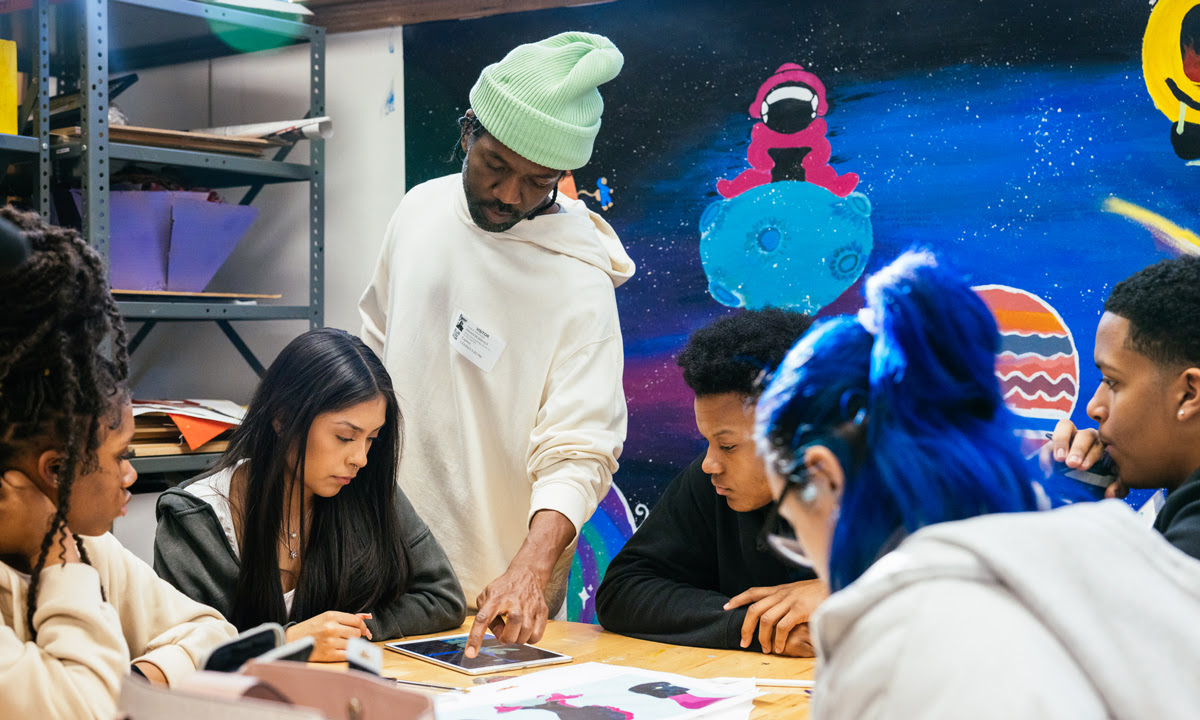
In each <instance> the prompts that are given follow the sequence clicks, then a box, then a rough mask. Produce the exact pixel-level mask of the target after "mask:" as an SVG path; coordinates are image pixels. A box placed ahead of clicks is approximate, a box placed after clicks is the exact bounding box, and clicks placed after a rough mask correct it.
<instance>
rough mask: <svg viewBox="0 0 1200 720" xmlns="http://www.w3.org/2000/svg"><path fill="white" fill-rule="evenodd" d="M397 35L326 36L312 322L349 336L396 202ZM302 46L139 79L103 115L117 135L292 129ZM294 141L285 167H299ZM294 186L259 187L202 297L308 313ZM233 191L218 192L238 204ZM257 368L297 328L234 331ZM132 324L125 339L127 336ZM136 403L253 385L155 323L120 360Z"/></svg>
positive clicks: (223, 356)
mask: <svg viewBox="0 0 1200 720" xmlns="http://www.w3.org/2000/svg"><path fill="white" fill-rule="evenodd" d="M400 43H401V32H400V29H399V28H389V29H382V30H370V31H364V32H358V33H345V34H338V35H331V36H329V37H328V39H327V47H326V76H325V87H326V112H327V114H328V115H330V116H331V117H332V118H333V119H334V133H335V134H334V137H333V138H332V139H330V140H328V141H326V143H325V162H326V164H325V167H326V170H325V179H326V184H325V323H326V325H329V326H333V327H339V328H343V329H346V330H350V331H351V332H357V331H358V329H359V321H358V312H357V303H358V298H359V296H360V295H361V294H362V291H363V289H364V288H365V287H366V284H367V282H368V281H369V280H370V277H371V274H372V272H373V270H374V264H375V259H376V256H377V254H378V252H379V246H380V243H381V242H382V239H383V232H384V229H385V227H386V225H387V221H388V219H389V218H390V217H391V214H392V211H393V210H394V209H395V207H396V204H397V203H398V202H399V201H400V197H401V195H403V192H404V114H403V95H404V85H403V83H404V74H403V53H402V49H401V45H400ZM308 57H309V55H308V47H307V46H306V45H305V46H298V47H295V48H288V49H285V50H282V51H277V52H271V53H257V54H254V55H248V56H238V57H231V58H222V59H219V60H214V61H211V62H203V63H193V64H189V65H182V66H175V67H170V68H160V69H155V70H150V71H140V72H139V73H138V75H139V77H140V80H139V82H138V83H137V84H135V85H134V86H133V87H132V88H131V89H129V90H128V91H126V92H125V93H124V94H123V95H122V96H121V97H120V98H118V99H117V101H116V104H117V105H118V106H120V107H121V109H122V110H123V111H124V112H125V113H126V114H127V115H128V116H129V124H131V125H142V126H150V127H162V128H171V129H190V128H197V127H204V126H212V125H225V124H234V123H238V124H240V123H249V122H261V121H267V120H283V119H288V118H298V117H301V116H303V114H304V113H305V112H306V111H307V109H308ZM307 158H308V149H307V147H306V144H305V143H300V144H299V145H298V146H297V147H296V149H294V150H293V151H292V155H291V156H290V157H289V158H288V159H289V160H293V159H294V160H298V161H306V160H307ZM307 190H308V187H307V185H306V184H281V185H270V186H267V187H266V188H265V189H264V190H263V192H262V193H261V194H260V195H259V196H258V199H257V200H256V201H255V202H254V205H255V206H257V207H259V208H261V213H260V215H259V217H258V219H257V220H256V221H255V224H254V226H253V227H252V228H251V230H250V233H249V234H248V235H247V236H246V238H245V239H244V240H243V241H242V242H241V243H240V244H239V245H238V247H237V249H236V250H234V252H233V255H232V256H231V257H230V259H229V260H228V261H227V262H226V263H225V265H224V266H223V267H222V268H221V270H220V271H219V272H218V273H217V275H216V277H215V278H214V279H213V282H212V283H211V284H210V286H209V288H208V289H209V290H211V291H214V292H245V293H282V294H283V296H284V297H283V302H286V303H287V304H294V305H303V304H307V302H308V294H307V293H308V290H307V289H308V262H307V260H308V248H307V239H308V230H307V228H308V226H307V223H308V209H307V208H308V205H307V197H308V195H307ZM242 192H243V190H241V189H231V190H222V191H221V193H222V196H223V197H224V198H225V199H226V200H227V201H229V202H237V201H238V200H239V199H240V198H241V195H242ZM234 327H235V328H236V329H237V330H238V332H239V333H240V334H241V335H242V337H243V338H244V339H245V340H246V342H247V344H248V345H249V346H250V347H251V349H253V350H254V352H255V353H256V354H257V355H258V357H259V359H260V360H262V362H263V363H264V364H270V362H271V360H272V359H274V357H275V355H276V354H277V353H278V352H279V350H280V349H282V347H283V346H284V345H285V344H286V343H287V342H288V341H289V340H291V339H292V338H293V337H295V336H296V335H297V334H299V333H301V332H304V331H305V330H306V329H307V322H304V321H256V322H241V323H234ZM136 329H137V326H136V324H134V325H131V326H130V328H129V330H130V332H131V333H132V332H133V331H136ZM132 360H133V362H132V367H131V374H132V377H131V380H132V385H133V389H134V395H135V397H139V398H156V397H172V398H180V397H215V398H227V399H231V400H236V401H238V402H247V401H248V400H249V398H250V394H251V392H252V391H253V389H254V386H255V383H256V382H257V377H256V376H255V375H254V373H253V372H252V371H251V370H250V368H249V366H247V365H246V364H245V363H244V362H243V361H242V359H241V357H240V356H239V355H238V353H237V351H236V350H235V349H234V348H233V346H232V345H231V344H230V343H229V342H228V340H226V338H225V336H224V335H223V334H222V333H221V331H220V329H219V328H218V327H217V326H216V325H215V324H214V323H160V324H159V325H158V326H157V327H155V328H154V330H153V331H152V332H151V333H150V335H149V336H148V337H147V339H146V341H145V342H144V343H143V344H142V347H141V348H140V349H139V350H138V351H137V353H135V354H134V356H133V358H132Z"/></svg>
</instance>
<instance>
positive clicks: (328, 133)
mask: <svg viewBox="0 0 1200 720" xmlns="http://www.w3.org/2000/svg"><path fill="white" fill-rule="evenodd" d="M192 132H198V133H205V134H207V135H236V136H239V137H256V138H264V139H269V140H282V141H284V142H296V141H298V140H311V139H313V138H321V139H322V140H328V139H329V138H331V137H333V118H331V117H327V116H326V117H317V118H304V119H302V120H280V121H278V122H266V123H255V124H253V125H227V126H224V127H215V128H203V129H200V130H193V131H192Z"/></svg>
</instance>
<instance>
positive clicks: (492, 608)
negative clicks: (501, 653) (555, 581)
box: [466, 566, 550, 658]
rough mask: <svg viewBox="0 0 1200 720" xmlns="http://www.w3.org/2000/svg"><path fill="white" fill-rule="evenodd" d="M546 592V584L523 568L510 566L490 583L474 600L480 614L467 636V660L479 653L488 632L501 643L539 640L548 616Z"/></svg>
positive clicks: (544, 629)
mask: <svg viewBox="0 0 1200 720" xmlns="http://www.w3.org/2000/svg"><path fill="white" fill-rule="evenodd" d="M545 592H546V583H545V581H542V580H541V579H540V578H539V577H538V576H537V575H536V574H534V573H533V572H530V571H529V570H527V569H523V568H514V567H511V566H510V567H509V569H508V571H507V572H505V573H504V574H503V575H501V576H500V577H498V578H496V579H495V580H493V581H492V582H491V583H490V584H489V585H488V586H487V587H486V588H484V589H483V592H481V593H479V598H478V599H477V600H476V601H475V602H476V604H477V605H478V606H479V613H478V614H477V615H475V624H474V625H472V626H471V634H470V635H468V636H467V646H466V655H467V657H469V658H472V657H475V656H476V655H478V654H479V646H480V645H482V644H483V635H484V632H485V631H487V630H491V631H492V634H493V635H495V636H496V638H497V639H498V640H499V641H500V642H502V643H527V642H537V641H538V640H541V639H542V633H544V632H545V631H546V620H547V619H549V617H550V610H549V608H547V607H546V596H545Z"/></svg>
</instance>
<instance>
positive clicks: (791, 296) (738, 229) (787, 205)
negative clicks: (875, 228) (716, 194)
mask: <svg viewBox="0 0 1200 720" xmlns="http://www.w3.org/2000/svg"><path fill="white" fill-rule="evenodd" d="M873 248H874V235H873V232H872V229H871V201H870V200H868V199H867V196H866V195H863V194H862V193H857V192H855V193H850V195H848V196H847V197H844V198H840V197H838V196H837V195H834V194H833V193H831V192H829V191H828V190H826V189H825V188H823V187H820V186H818V185H813V184H812V183H807V182H802V181H796V180H785V181H782V182H773V183H768V184H766V185H760V186H759V187H756V188H753V189H751V190H747V191H746V192H744V193H742V194H741V195H738V196H737V197H733V198H729V199H728V200H718V201H717V202H714V203H712V204H711V205H709V206H708V207H707V208H706V209H705V210H704V214H703V216H702V217H701V218H700V262H701V264H702V265H703V266H704V274H705V276H707V278H708V292H709V294H710V295H712V297H713V299H714V300H716V301H717V302H719V303H721V304H722V305H727V306H729V307H744V308H748V309H751V310H759V309H762V308H764V307H782V308H792V309H795V310H799V311H801V312H806V313H810V314H811V313H815V312H817V311H818V310H820V309H821V308H822V307H824V306H825V305H828V304H829V303H831V302H833V301H834V300H836V299H837V297H838V296H839V295H841V294H842V293H843V292H845V291H846V289H847V288H849V287H850V286H851V285H853V284H854V281H855V280H857V279H858V278H859V276H860V275H862V273H863V270H864V269H865V268H866V267H867V259H868V258H869V257H870V255H871V250H872V249H873Z"/></svg>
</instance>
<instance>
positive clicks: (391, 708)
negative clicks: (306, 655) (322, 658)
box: [242, 660, 433, 720]
mask: <svg viewBox="0 0 1200 720" xmlns="http://www.w3.org/2000/svg"><path fill="white" fill-rule="evenodd" d="M242 674H243V675H247V676H251V677H255V678H258V679H259V680H261V681H262V682H263V683H266V684H267V685H270V686H271V687H272V688H274V689H275V690H277V691H278V692H279V693H281V694H282V695H283V696H285V697H286V698H287V699H288V700H290V701H291V702H292V703H294V704H295V705H299V706H302V707H308V708H314V709H316V710H318V711H320V712H321V713H322V714H323V715H324V716H325V717H326V718H328V720H384V719H385V718H386V719H387V720H433V701H432V700H431V699H430V698H429V697H428V696H427V695H425V694H423V693H418V692H413V691H410V690H401V689H400V688H398V687H396V683H395V682H393V681H391V680H387V679H385V678H381V677H378V676H376V675H371V674H369V673H365V672H361V671H359V670H342V669H341V668H322V667H317V666H314V665H310V664H308V663H300V662H290V661H287V660H275V661H271V662H265V663H260V662H254V661H251V662H250V663H248V664H247V665H246V666H245V667H244V668H242Z"/></svg>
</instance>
